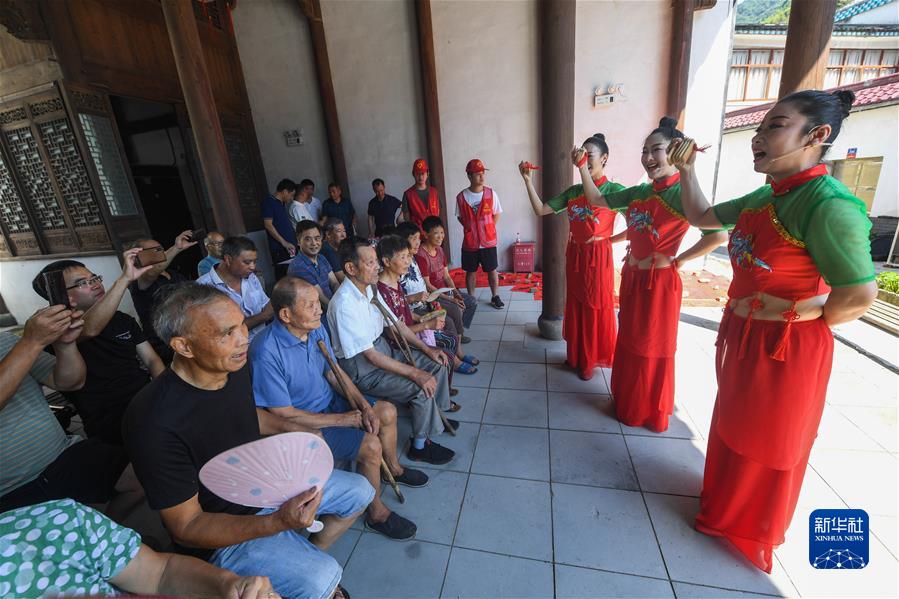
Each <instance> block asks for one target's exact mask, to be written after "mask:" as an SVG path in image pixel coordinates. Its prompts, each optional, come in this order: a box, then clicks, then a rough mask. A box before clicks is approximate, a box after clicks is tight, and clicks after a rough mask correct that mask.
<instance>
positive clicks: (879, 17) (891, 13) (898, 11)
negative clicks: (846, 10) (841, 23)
mask: <svg viewBox="0 0 899 599" xmlns="http://www.w3.org/2000/svg"><path fill="white" fill-rule="evenodd" d="M845 22H846V23H852V24H853V25H897V24H899V2H896V0H893V2H888V3H887V4H884V5H883V6H878V7H877V8H874V9H871V10H868V11H865V12H863V13H860V14H857V15H855V16H854V17H852V18H850V19H849V20H848V21H845Z"/></svg>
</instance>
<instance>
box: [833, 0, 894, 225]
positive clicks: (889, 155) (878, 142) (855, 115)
mask: <svg viewBox="0 0 899 599" xmlns="http://www.w3.org/2000/svg"><path fill="white" fill-rule="evenodd" d="M893 6H896V5H895V4H894V5H893ZM872 12H873V11H872ZM897 131H899V104H893V105H892V106H884V107H882V108H872V109H871V110H858V111H855V112H852V113H850V114H849V118H847V119H846V120H845V121H843V128H842V130H841V131H840V136H839V137H837V139H836V141H835V142H834V144H833V146H831V148H830V152H828V153H827V157H828V158H831V159H840V158H845V157H846V150H847V149H849V148H858V153H857V154H856V157H857V158H870V157H874V156H883V167H881V170H880V179H879V180H878V182H877V192H876V193H875V194H874V203H873V205H872V206H871V216H899V137H897V135H896V132H897Z"/></svg>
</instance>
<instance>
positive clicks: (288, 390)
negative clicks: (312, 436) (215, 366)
mask: <svg viewBox="0 0 899 599" xmlns="http://www.w3.org/2000/svg"><path fill="white" fill-rule="evenodd" d="M319 340H322V341H324V342H325V345H326V346H327V348H328V353H329V354H331V359H333V360H334V362H335V363H337V358H335V357H334V351H333V350H332V349H331V343H330V342H329V341H328V335H327V334H325V330H324V328H323V327H319V328H317V329H315V330H313V331H310V332H309V335H308V337H307V338H306V341H301V340H299V339H297V338H296V337H294V336H293V334H292V333H291V332H290V331H288V330H287V327H285V326H284V325H283V324H282V323H281V321H279V320H275V322H274V323H273V324H272V326H270V327H268V328H267V329H265V330H264V331H262V332H261V333H259V334H258V335H256V338H255V339H253V341H252V343H250V363H251V364H252V367H253V395H254V397H255V399H256V405H257V406H259V407H260V408H286V407H290V406H293V407H295V408H297V409H298V410H303V411H305V412H313V413H316V414H317V413H321V412H324V411H325V410H326V409H327V408H328V406H329V405H330V404H331V401H332V400H333V399H334V397H335V392H334V389H333V388H332V387H331V385H330V384H328V381H327V379H325V374H326V373H327V372H328V371H329V370H330V367H329V366H328V362H327V361H326V360H325V357H324V356H323V355H322V352H321V350H320V349H319V348H318V342H319Z"/></svg>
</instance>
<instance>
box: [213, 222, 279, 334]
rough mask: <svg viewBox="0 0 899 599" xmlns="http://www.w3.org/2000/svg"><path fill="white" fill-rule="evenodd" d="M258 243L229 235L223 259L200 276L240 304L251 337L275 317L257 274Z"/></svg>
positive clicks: (223, 247) (224, 244) (223, 249)
mask: <svg viewBox="0 0 899 599" xmlns="http://www.w3.org/2000/svg"><path fill="white" fill-rule="evenodd" d="M256 255H257V254H256V244H254V243H253V241H252V240H250V239H248V238H247V237H229V238H227V239H226V240H225V241H224V243H222V261H221V262H220V263H218V264H216V265H215V267H213V268H212V270H210V271H209V272H207V273H206V274H205V275H203V276H202V277H200V278H199V279H197V283H199V284H200V285H209V286H210V287H215V288H216V289H220V290H221V291H224V292H225V293H226V294H227V295H228V297H230V298H231V299H232V300H234V303H236V304H237V305H238V306H240V309H241V311H242V312H243V314H244V316H245V317H246V319H245V320H244V324H245V325H247V329H248V330H249V332H250V340H252V339H253V337H254V336H256V334H257V333H259V332H261V331H262V330H263V329H264V328H265V325H266V323H268V322H269V321H270V320H271V319H272V318H273V317H274V312H273V311H272V305H271V302H270V301H269V299H268V295H266V294H265V289H263V287H262V282H261V281H260V280H259V278H258V277H257V276H256Z"/></svg>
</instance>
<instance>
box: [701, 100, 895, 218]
mask: <svg viewBox="0 0 899 599" xmlns="http://www.w3.org/2000/svg"><path fill="white" fill-rule="evenodd" d="M886 131H893V132H895V131H899V105H896V104H894V105H892V106H884V107H882V108H873V109H871V110H858V111H854V112H852V113H851V114H850V115H849V118H847V119H846V120H845V121H844V122H843V129H842V131H840V136H839V137H837V139H836V141H835V142H834V145H833V146H832V147H831V148H830V152H828V154H827V157H826V158H828V159H841V158H845V157H846V150H847V149H848V148H858V153H857V155H856V156H857V157H858V158H871V157H875V156H883V167H882V169H881V171H880V179H879V180H878V182H877V192H876V193H875V194H874V204H873V206H872V208H871V216H899V147H897V146H899V141H897V138H896V135H895V134H894V135H886V134H884V132H886ZM753 134H754V133H753V131H752V129H748V130H745V131H735V132H726V133H725V134H724V137H723V142H722V151H721V167H720V172H719V174H718V189H717V191H716V196H717V201H718V202H724V201H727V200H730V199H733V198H737V197H740V196H742V195H744V194H746V193H749V192H750V191H752V190H753V189H756V188H758V187H760V186H761V185H763V184H764V183H765V177H764V175H760V174H759V173H756V172H755V171H754V170H753V168H752V153H751V151H750V140H751V139H752V136H753Z"/></svg>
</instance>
